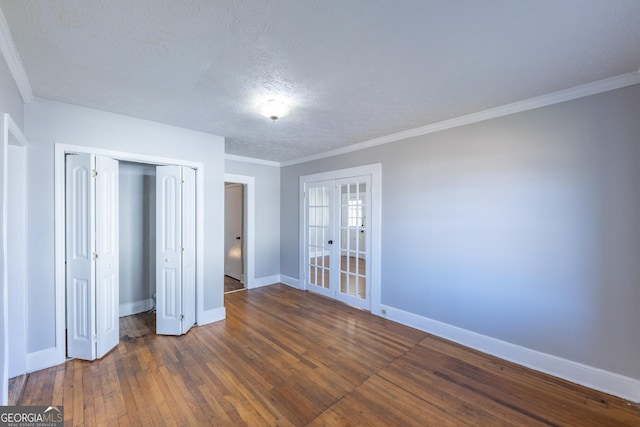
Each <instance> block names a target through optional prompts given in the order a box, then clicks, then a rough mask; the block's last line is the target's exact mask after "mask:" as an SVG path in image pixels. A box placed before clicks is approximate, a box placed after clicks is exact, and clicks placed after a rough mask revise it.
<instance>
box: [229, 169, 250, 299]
mask: <svg viewBox="0 0 640 427" xmlns="http://www.w3.org/2000/svg"><path fill="white" fill-rule="evenodd" d="M224 182H235V183H238V184H244V185H245V190H246V191H245V192H244V208H245V209H244V244H245V247H244V251H245V252H244V284H245V286H246V287H247V289H252V288H254V287H255V285H256V276H255V247H256V246H255V244H256V233H255V230H256V178H255V177H253V176H247V175H235V174H231V173H225V174H224Z"/></svg>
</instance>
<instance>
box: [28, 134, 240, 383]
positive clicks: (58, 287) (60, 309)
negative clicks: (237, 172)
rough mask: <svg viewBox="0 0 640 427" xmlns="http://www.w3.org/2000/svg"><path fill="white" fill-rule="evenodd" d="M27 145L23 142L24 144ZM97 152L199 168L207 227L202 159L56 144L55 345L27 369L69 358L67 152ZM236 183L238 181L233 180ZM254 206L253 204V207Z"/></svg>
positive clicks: (31, 359)
mask: <svg viewBox="0 0 640 427" xmlns="http://www.w3.org/2000/svg"><path fill="white" fill-rule="evenodd" d="M23 145H24V144H23ZM77 153H84V154H87V155H88V154H94V155H100V156H106V157H111V158H114V159H118V160H122V161H131V162H138V163H147V164H152V165H154V166H155V165H168V164H172V165H180V166H184V167H188V168H192V169H194V170H195V171H196V191H197V195H196V200H197V203H196V211H197V213H196V227H197V229H198V230H202V229H203V227H204V203H203V202H202V201H203V200H204V185H203V183H204V177H205V175H204V165H203V164H202V163H200V162H192V161H187V160H182V159H178V158H168V157H160V156H152V155H148V154H143V153H136V152H126V151H118V150H108V149H103V148H98V147H91V146H83V145H69V144H60V143H56V144H54V158H55V165H54V175H55V176H54V201H55V203H54V205H55V206H54V209H55V215H54V219H55V266H56V269H55V331H56V337H55V346H54V347H51V348H48V349H46V351H41V352H38V353H37V354H35V353H30V354H28V355H27V356H28V357H27V371H28V372H31V371H35V370H39V369H44V368H47V367H50V366H54V365H57V364H60V363H63V362H64V361H65V359H66V349H67V346H66V342H67V340H66V317H67V313H66V295H65V294H66V292H65V289H66V286H67V280H66V255H67V248H66V235H67V230H66V226H65V222H66V213H65V211H66V202H65V200H66V198H65V191H66V183H65V181H66V179H65V177H66V168H65V159H66V156H67V155H68V154H77ZM234 182H236V181H234ZM250 207H251V206H250ZM196 245H197V250H196V261H197V262H196V320H197V321H200V319H203V320H202V321H203V322H206V321H207V320H206V319H207V316H206V314H207V311H206V310H205V309H204V301H203V298H202V295H203V294H204V292H203V286H204V267H203V266H204V262H203V261H204V260H203V253H204V250H203V249H204V242H203V239H196Z"/></svg>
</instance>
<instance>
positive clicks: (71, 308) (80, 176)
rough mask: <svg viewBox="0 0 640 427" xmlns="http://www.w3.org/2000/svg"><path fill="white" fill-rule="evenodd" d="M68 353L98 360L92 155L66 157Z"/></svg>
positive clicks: (72, 355)
mask: <svg viewBox="0 0 640 427" xmlns="http://www.w3.org/2000/svg"><path fill="white" fill-rule="evenodd" d="M66 163H67V164H66V201H65V203H66V224H67V225H66V259H67V271H66V293H67V353H68V355H69V357H75V358H78V359H84V360H93V359H95V345H94V340H93V335H94V330H95V323H94V322H95V316H94V309H95V292H94V288H95V280H94V278H95V275H94V274H95V271H94V263H93V260H92V256H93V247H94V240H93V239H94V233H93V230H94V196H93V194H94V192H93V182H92V181H93V180H92V177H91V175H92V169H93V165H92V157H91V155H89V154H74V155H67V157H66Z"/></svg>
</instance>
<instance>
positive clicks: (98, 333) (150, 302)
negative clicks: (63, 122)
mask: <svg viewBox="0 0 640 427" xmlns="http://www.w3.org/2000/svg"><path fill="white" fill-rule="evenodd" d="M120 168H122V173H121V171H120ZM201 168H202V165H201V164H200V163H192V162H183V161H179V160H172V159H162V158H154V157H151V156H145V155H135V154H131V153H122V152H111V151H107V150H100V149H93V148H88V147H78V146H65V145H58V144H56V168H55V170H56V200H57V201H58V202H59V203H56V218H57V219H56V265H57V266H58V267H57V270H56V325H57V328H56V353H57V355H58V356H57V358H58V361H59V362H58V363H61V362H62V361H64V359H65V358H66V356H67V354H68V356H70V357H74V358H80V359H85V360H94V359H98V358H101V357H102V356H103V355H104V354H106V353H107V352H109V351H110V350H111V349H112V348H113V347H114V346H115V345H117V343H118V342H119V341H120V339H121V338H125V337H126V338H129V339H131V338H136V336H135V335H139V336H142V335H146V334H148V333H149V332H150V331H144V330H143V329H145V328H146V329H148V330H151V331H152V332H155V333H159V334H166V335H181V334H185V333H186V332H187V331H188V330H189V329H190V328H191V326H193V325H195V324H196V320H197V314H198V313H201V312H202V301H201V299H202V295H203V288H202V277H203V256H202V253H203V251H202V247H203V245H202V240H201V239H198V238H197V229H199V228H201V227H202V223H203V209H202V203H201V200H202V197H203V191H202V189H203V186H202V185H203V176H202V173H201ZM121 179H122V181H123V182H122V185H120V184H121V182H120V181H121ZM154 191H155V194H154ZM120 193H122V194H120ZM121 204H122V205H123V206H122V211H121V206H120V205H121ZM145 212H146V214H145ZM120 222H123V224H124V225H125V227H124V229H123V230H120ZM127 222H128V223H129V224H127ZM127 227H128V228H127ZM121 231H122V233H121ZM121 250H122V251H123V252H124V253H123V254H121V253H120V251H121ZM121 255H122V256H121ZM121 259H123V260H124V264H123V266H122V267H123V268H124V270H123V274H122V277H121V274H120V268H121V265H120V264H121V263H120V260H121ZM156 260H157V262H156ZM154 275H155V278H154ZM121 278H122V279H123V280H122V281H123V283H122V289H121V287H120V285H121V283H120V282H121ZM154 287H155V289H154ZM121 290H122V292H123V299H122V300H121V299H120V292H121ZM154 308H155V309H156V310H155V313H154ZM126 315H140V317H141V319H138V320H141V321H142V324H140V322H138V324H137V325H127V326H128V327H125V328H124V334H121V333H120V332H121V330H120V329H121V328H120V325H121V324H122V322H121V319H124V320H123V321H126V320H131V319H126ZM143 315H147V316H146V317H145V318H142V317H144V316H143ZM123 316H124V317H123ZM152 320H155V326H154V325H153V322H152ZM153 329H155V331H154V330H153ZM136 331H137V332H136Z"/></svg>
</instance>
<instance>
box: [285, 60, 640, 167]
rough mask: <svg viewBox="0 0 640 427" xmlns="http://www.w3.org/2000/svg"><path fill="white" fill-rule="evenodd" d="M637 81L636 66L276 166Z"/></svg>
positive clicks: (499, 115) (449, 127) (474, 120)
mask: <svg viewBox="0 0 640 427" xmlns="http://www.w3.org/2000/svg"><path fill="white" fill-rule="evenodd" d="M638 83H640V70H638V71H635V72H633V73H629V74H622V75H620V76H616V77H611V78H608V79H604V80H598V81H596V82H592V83H587V84H584V85H580V86H576V87H573V88H569V89H564V90H560V91H558V92H553V93H549V94H547V95H542V96H537V97H535V98H529V99H525V100H524V101H518V102H514V103H511V104H507V105H503V106H500V107H495V108H490V109H488V110H484V111H479V112H477V113H471V114H467V115H464V116H460V117H455V118H453V119H448V120H443V121H441V122H436V123H432V124H429V125H425V126H420V127H417V128H414V129H408V130H405V131H402V132H397V133H393V134H391V135H386V136H381V137H379V138H374V139H370V140H368V141H364V142H360V143H357V144H352V145H348V146H346V147H341V148H336V149H335V150H329V151H326V152H324V153H320V154H314V155H311V156H307V157H301V158H299V159H294V160H287V161H283V162H280V166H282V167H284V166H291V165H296V164H300V163H306V162H310V161H313V160H319V159H324V158H327V157H333V156H338V155H341V154H347V153H351V152H354V151H359V150H364V149H366V148H371V147H375V146H378V145H383V144H389V143H391V142H395V141H400V140H403V139H407V138H411V137H414V136H420V135H426V134H429V133H434V132H439V131H442V130H446V129H452V128H455V127H458V126H464V125H468V124H471V123H477V122H481V121H484V120H489V119H495V118H498V117H503V116H508V115H510V114H515V113H521V112H523V111H528V110H533V109H535V108H540V107H546V106H549V105H553V104H558V103H561V102H565V101H571V100H572V99H578V98H583V97H585V96H590V95H595V94H598V93H602V92H607V91H610V90H614V89H620V88H623V87H627V86H631V85H634V84H638Z"/></svg>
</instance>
